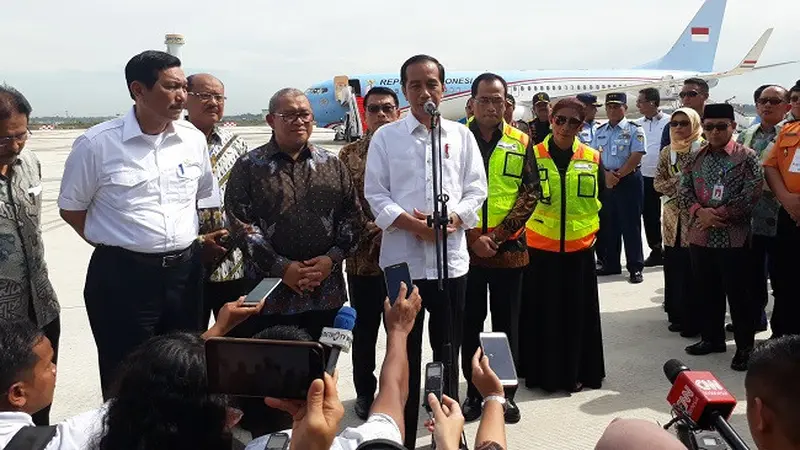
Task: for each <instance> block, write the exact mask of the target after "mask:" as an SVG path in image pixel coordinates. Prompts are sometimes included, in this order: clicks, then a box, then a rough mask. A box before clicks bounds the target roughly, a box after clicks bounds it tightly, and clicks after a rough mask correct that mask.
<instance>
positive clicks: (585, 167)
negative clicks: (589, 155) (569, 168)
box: [575, 162, 592, 170]
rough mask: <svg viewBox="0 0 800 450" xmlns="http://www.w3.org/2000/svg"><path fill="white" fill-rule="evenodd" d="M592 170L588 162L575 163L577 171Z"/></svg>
mask: <svg viewBox="0 0 800 450" xmlns="http://www.w3.org/2000/svg"><path fill="white" fill-rule="evenodd" d="M591 168H592V166H591V165H590V164H589V163H587V162H579V163H575V169H577V170H589V169H591Z"/></svg>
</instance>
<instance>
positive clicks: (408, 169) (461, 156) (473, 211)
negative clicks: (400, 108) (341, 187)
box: [364, 113, 487, 280]
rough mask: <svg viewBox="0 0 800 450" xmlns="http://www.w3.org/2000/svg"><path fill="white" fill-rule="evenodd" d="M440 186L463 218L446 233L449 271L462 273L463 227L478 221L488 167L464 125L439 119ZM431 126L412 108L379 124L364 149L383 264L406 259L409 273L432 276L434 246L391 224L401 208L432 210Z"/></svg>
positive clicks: (366, 191) (417, 276)
mask: <svg viewBox="0 0 800 450" xmlns="http://www.w3.org/2000/svg"><path fill="white" fill-rule="evenodd" d="M441 124H442V126H441V128H442V166H443V169H442V171H443V178H442V186H443V192H444V193H446V194H448V195H449V197H450V198H449V201H448V202H447V208H448V212H454V213H456V214H458V216H459V217H460V218H461V220H462V222H463V224H462V226H461V229H460V230H458V231H457V232H456V233H454V234H450V235H448V239H447V259H448V270H449V274H448V275H449V276H450V277H452V278H455V277H460V276H462V275H465V274H466V273H467V271H468V270H469V254H468V252H467V241H466V236H465V233H464V230H468V229H470V228H473V227H475V226H476V225H477V223H478V214H477V211H478V210H479V209H480V207H481V205H483V201H484V200H485V199H486V195H487V184H486V170H485V169H484V167H483V158H482V157H481V153H480V149H479V148H478V143H477V142H476V141H475V137H474V136H473V134H472V132H471V131H470V130H469V129H468V128H467V127H465V126H464V125H462V124H460V123H457V122H453V121H450V120H446V119H442V121H441ZM431 158H432V156H431V140H430V132H429V130H428V129H427V128H426V127H425V126H424V125H422V124H421V123H419V121H418V120H417V119H416V118H415V117H414V115H413V114H411V113H408V114H407V115H406V117H405V118H403V119H401V120H399V121H397V122H393V123H390V124H387V125H383V126H382V127H380V128H379V129H378V130H377V131H376V132H375V134H374V135H373V136H372V140H371V142H370V145H369V150H368V151H367V164H366V166H367V168H366V174H365V179H364V196H365V198H366V199H367V202H369V206H370V207H371V208H372V212H373V213H374V214H375V224H376V225H378V226H379V227H380V228H381V229H383V237H382V242H381V251H380V260H379V264H380V266H381V267H384V268H385V267H387V266H390V265H392V264H397V263H400V262H407V263H408V266H409V269H410V271H411V278H412V279H415V280H421V279H428V280H431V279H436V277H437V271H436V247H435V245H434V243H433V242H424V241H421V240H420V239H418V238H417V236H416V235H414V234H412V233H410V232H408V231H405V230H401V229H399V228H396V227H394V226H392V224H393V223H394V221H395V220H396V219H397V218H398V217H399V216H400V214H401V213H403V212H407V213H409V214H411V215H413V214H414V208H416V209H418V210H420V211H422V212H423V213H425V214H432V213H433V207H434V198H433V178H432V176H433V175H432V173H433V172H432V164H431Z"/></svg>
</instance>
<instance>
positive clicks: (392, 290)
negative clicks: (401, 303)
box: [383, 262, 414, 306]
mask: <svg viewBox="0 0 800 450" xmlns="http://www.w3.org/2000/svg"><path fill="white" fill-rule="evenodd" d="M383 277H384V279H385V280H386V295H387V296H388V297H389V303H390V304H391V305H392V306H394V302H395V300H397V296H398V294H399V293H400V282H405V283H406V287H408V291H406V298H408V297H409V296H410V295H411V291H412V290H413V289H414V287H413V286H414V284H413V283H412V282H411V271H410V270H409V268H408V263H405V262H401V263H399V264H394V265H391V266H388V267H386V268H385V269H384V270H383Z"/></svg>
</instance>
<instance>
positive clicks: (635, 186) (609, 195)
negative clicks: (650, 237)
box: [591, 93, 647, 282]
mask: <svg viewBox="0 0 800 450" xmlns="http://www.w3.org/2000/svg"><path fill="white" fill-rule="evenodd" d="M609 103H618V104H622V105H626V104H627V96H626V95H625V94H624V93H610V94H608V95H606V104H609ZM591 147H592V148H595V149H597V150H598V151H600V152H601V153H600V155H601V159H602V161H603V165H604V166H605V168H606V170H608V171H610V172H615V171H617V170H620V169H622V167H623V166H624V165H625V163H626V162H627V161H628V158H630V157H631V155H633V154H634V153H646V152H647V150H646V148H647V145H646V142H645V134H644V130H643V129H642V128H641V126H639V125H638V124H635V123H634V122H631V121H629V120H628V119H626V118H623V119H622V120H621V121H620V122H619V123H617V124H616V125H611V124H610V123H608V122H607V123H605V124H603V125H601V126H600V127H598V128H597V132H596V133H595V136H594V139H593V140H592V144H591ZM643 200H644V184H643V180H642V173H641V171H640V170H639V168H638V167H637V168H636V170H634V171H633V172H632V173H629V174H627V175H625V176H623V177H622V178H621V179H620V180H619V183H618V184H617V185H616V186H615V187H614V188H613V189H607V190H606V191H605V198H604V199H603V200H602V203H603V208H602V209H601V211H600V232H599V235H600V239H599V241H600V242H599V243H598V249H597V251H598V257H599V259H600V261H601V263H602V265H603V270H602V271H601V272H600V273H601V274H616V273H621V272H622V267H621V264H620V254H621V252H622V240H623V239H624V240H625V259H626V260H627V269H628V272H630V274H631V281H634V278H639V280H638V281H637V282H639V281H641V271H642V269H644V255H643V251H642V224H641V216H642V203H643Z"/></svg>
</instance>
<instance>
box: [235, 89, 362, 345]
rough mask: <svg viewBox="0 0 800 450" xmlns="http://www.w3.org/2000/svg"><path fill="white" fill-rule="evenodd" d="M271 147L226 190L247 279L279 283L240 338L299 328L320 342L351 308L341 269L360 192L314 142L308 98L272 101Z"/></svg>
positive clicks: (354, 231)
mask: <svg viewBox="0 0 800 450" xmlns="http://www.w3.org/2000/svg"><path fill="white" fill-rule="evenodd" d="M266 119H267V124H269V126H270V127H271V128H272V138H271V139H270V141H269V142H267V143H266V144H264V145H262V146H261V147H258V148H256V149H254V150H251V151H250V152H249V153H247V154H246V155H244V156H242V157H241V158H239V160H238V161H236V163H235V164H234V166H233V169H231V176H230V179H229V181H228V186H227V189H226V191H225V214H226V217H227V219H228V220H229V221H230V226H231V233H232V234H234V236H236V235H240V236H242V238H241V239H240V244H238V245H239V248H241V249H242V250H243V251H244V257H245V273H246V276H247V277H248V278H253V279H258V280H260V279H262V278H264V277H274V278H281V279H282V280H283V283H281V284H280V285H278V287H277V288H276V289H275V290H274V291H272V293H271V294H270V297H269V301H268V302H267V303H266V305H264V309H263V310H262V312H261V314H262V315H261V316H254V317H251V318H250V319H249V320H248V321H247V322H245V323H244V324H242V325H244V327H242V325H240V327H242V328H241V329H240V330H241V333H242V334H249V335H253V334H255V333H256V332H258V331H260V330H262V329H264V328H267V327H270V326H273V325H295V326H298V327H300V328H303V329H305V330H306V331H307V332H308V333H309V334H310V335H311V337H312V338H313V339H315V340H317V339H319V337H320V334H321V333H322V328H323V327H326V326H331V324H332V323H333V319H334V318H335V317H336V313H337V312H338V310H339V308H340V307H341V306H342V305H343V304H344V303H345V302H346V301H347V292H346V291H345V283H344V275H343V274H342V262H344V259H345V258H346V257H347V256H350V254H352V253H353V251H355V249H356V246H357V244H358V239H359V238H360V236H361V231H362V229H363V222H364V221H363V216H362V212H361V207H360V205H359V201H358V193H357V191H356V189H355V186H354V185H353V182H352V180H351V177H350V173H349V172H348V170H347V167H346V166H345V165H344V163H342V161H341V160H340V159H339V158H337V157H336V155H335V154H333V153H331V152H329V151H327V150H325V149H323V148H320V147H317V146H316V145H314V144H312V143H311V142H309V139H310V137H311V132H312V131H313V129H314V113H313V111H312V109H311V104H310V103H309V101H308V98H306V96H305V94H303V92H302V91H299V90H297V89H293V88H285V89H281V90H279V91H278V92H276V93H275V95H273V96H272V98H271V99H270V101H269V113H268V114H267V117H266Z"/></svg>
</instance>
